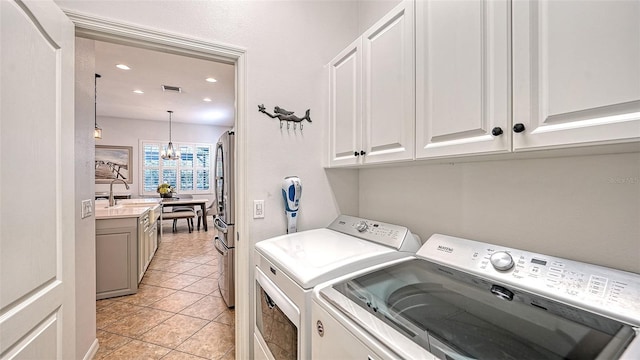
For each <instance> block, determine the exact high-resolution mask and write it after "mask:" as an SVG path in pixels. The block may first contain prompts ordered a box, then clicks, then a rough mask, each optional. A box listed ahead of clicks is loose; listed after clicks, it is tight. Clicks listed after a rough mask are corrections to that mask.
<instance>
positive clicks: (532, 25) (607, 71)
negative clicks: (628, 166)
mask: <svg viewBox="0 0 640 360" xmlns="http://www.w3.org/2000/svg"><path fill="white" fill-rule="evenodd" d="M513 77H514V79H513V81H514V86H513V93H514V107H513V111H514V113H513V117H514V119H513V122H514V124H522V125H523V126H524V131H522V132H520V133H517V134H514V137H513V147H514V150H515V151H518V150H528V149H536V148H554V147H565V146H581V145H592V144H605V143H614V142H628V141H637V140H639V139H640V2H638V1H514V2H513Z"/></svg>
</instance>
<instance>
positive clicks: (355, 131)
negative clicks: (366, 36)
mask: <svg viewBox="0 0 640 360" xmlns="http://www.w3.org/2000/svg"><path fill="white" fill-rule="evenodd" d="M361 48H362V46H361V40H360V39H358V40H357V41H355V42H353V43H352V44H351V45H349V47H347V48H346V49H344V50H343V51H342V52H341V53H340V54H338V56H336V57H335V58H334V59H333V60H332V61H331V62H330V63H329V77H330V79H329V89H330V90H329V93H330V94H329V116H330V130H329V137H330V141H329V143H330V145H329V146H330V151H329V154H330V157H331V158H330V159H329V165H331V166H340V165H353V164H356V163H357V162H358V159H359V157H358V156H355V155H354V154H355V152H356V151H360V150H361V149H362V145H361V133H360V122H361V117H362V108H361V98H362V97H361V88H362V81H361V76H362V59H361V56H362V55H361Z"/></svg>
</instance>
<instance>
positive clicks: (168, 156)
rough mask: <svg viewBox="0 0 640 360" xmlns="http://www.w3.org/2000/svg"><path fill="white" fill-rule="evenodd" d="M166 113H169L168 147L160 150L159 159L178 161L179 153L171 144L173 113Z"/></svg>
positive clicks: (169, 111)
mask: <svg viewBox="0 0 640 360" xmlns="http://www.w3.org/2000/svg"><path fill="white" fill-rule="evenodd" d="M167 112H168V113H169V145H167V147H166V148H165V149H163V150H162V152H161V153H160V157H161V158H162V159H164V160H178V159H180V151H176V150H175V149H174V148H173V143H172V142H171V114H173V111H171V110H167Z"/></svg>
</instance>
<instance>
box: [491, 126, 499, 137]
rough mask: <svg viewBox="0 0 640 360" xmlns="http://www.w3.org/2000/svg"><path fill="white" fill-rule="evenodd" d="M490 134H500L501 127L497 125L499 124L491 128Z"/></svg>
mask: <svg viewBox="0 0 640 360" xmlns="http://www.w3.org/2000/svg"><path fill="white" fill-rule="evenodd" d="M491 135H493V136H500V135H502V128H501V127H499V126H496V127H494V128H493V130H491Z"/></svg>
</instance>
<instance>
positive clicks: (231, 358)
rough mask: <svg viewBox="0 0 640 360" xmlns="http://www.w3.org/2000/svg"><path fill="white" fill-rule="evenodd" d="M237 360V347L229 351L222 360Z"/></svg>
mask: <svg viewBox="0 0 640 360" xmlns="http://www.w3.org/2000/svg"><path fill="white" fill-rule="evenodd" d="M235 359H236V349H235V347H234V348H232V349H231V350H229V352H227V353H226V354H224V356H223V357H221V358H220V360H235Z"/></svg>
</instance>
